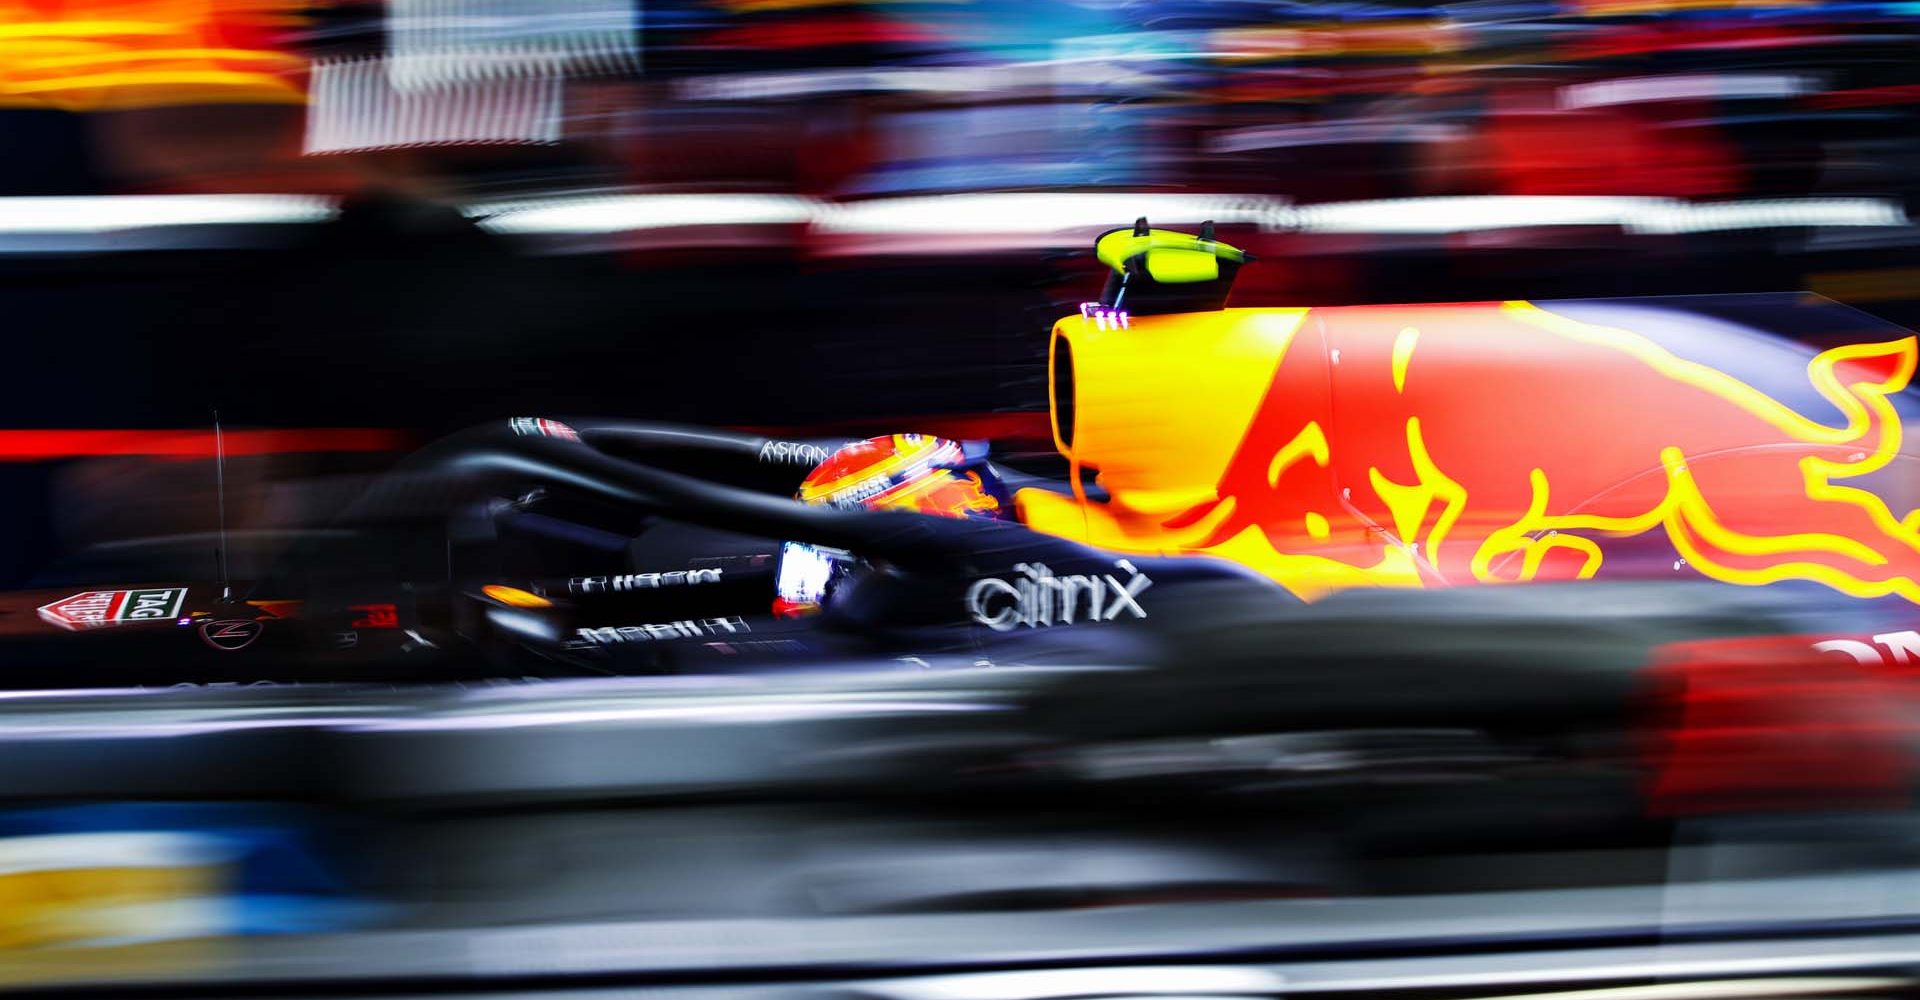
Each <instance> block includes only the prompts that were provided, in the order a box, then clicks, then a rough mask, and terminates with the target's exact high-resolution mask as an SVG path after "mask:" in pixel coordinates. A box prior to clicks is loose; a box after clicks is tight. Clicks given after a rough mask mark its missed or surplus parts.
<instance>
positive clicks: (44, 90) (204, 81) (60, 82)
mask: <svg viewBox="0 0 1920 1000" xmlns="http://www.w3.org/2000/svg"><path fill="white" fill-rule="evenodd" d="M164 84H180V85H189V84H194V85H213V86H222V87H230V86H247V87H261V88H265V89H268V90H277V91H285V92H286V93H287V95H288V96H289V97H291V98H293V99H303V98H301V96H300V92H299V90H298V88H296V87H294V86H293V85H292V84H290V83H288V82H287V81H285V80H283V79H280V78H279V77H277V76H274V75H272V74H270V73H248V72H243V71H240V70H224V69H191V70H158V69H156V70H124V71H120V72H114V73H89V74H86V75H84V76H67V77H61V78H60V79H57V80H43V81H40V82H38V83H8V84H4V85H0V89H3V90H4V92H5V93H9V94H53V93H59V92H61V91H68V90H87V89H91V88H95V87H127V86H139V87H151V86H156V85H164Z"/></svg>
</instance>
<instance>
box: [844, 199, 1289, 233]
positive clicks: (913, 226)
mask: <svg viewBox="0 0 1920 1000" xmlns="http://www.w3.org/2000/svg"><path fill="white" fill-rule="evenodd" d="M1286 204H1287V203H1286V201H1285V200H1284V199H1280V198H1269V197H1264V196H1259V195H1209V194H1129V193H1125V192H1116V193H1107V192H1060V193H1047V192H1015V193H1007V194H955V195H938V196H929V197H914V198H878V199H874V200H872V201H858V202H850V203H846V204H841V205H835V206H832V207H829V208H827V209H826V211H825V212H824V213H823V214H822V216H821V218H820V219H819V221H818V223H817V225H818V226H819V228H820V229H821V230H822V231H824V232H828V233H859V234H863V235H928V234H938V233H956V232H959V233H1051V232H1060V231H1063V230H1083V229H1088V230H1100V229H1112V228H1114V227H1116V226H1123V225H1127V224H1128V223H1131V222H1132V221H1133V220H1134V219H1136V218H1139V217H1140V216H1142V215H1144V216H1146V217H1147V218H1149V219H1152V220H1153V222H1154V224H1156V225H1191V224H1195V223H1199V222H1202V221H1205V220H1207V219H1212V220H1214V221H1215V222H1218V223H1221V224H1223V225H1231V224H1234V223H1253V224H1257V225H1262V226H1271V225H1272V224H1273V223H1274V222H1275V221H1277V220H1280V219H1283V218H1284V216H1285V213H1286Z"/></svg>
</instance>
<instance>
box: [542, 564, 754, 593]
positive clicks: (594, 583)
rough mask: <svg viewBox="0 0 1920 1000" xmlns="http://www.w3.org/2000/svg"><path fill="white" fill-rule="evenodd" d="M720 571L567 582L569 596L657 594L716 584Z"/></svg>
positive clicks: (600, 577)
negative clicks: (664, 591) (676, 588)
mask: <svg viewBox="0 0 1920 1000" xmlns="http://www.w3.org/2000/svg"><path fill="white" fill-rule="evenodd" d="M719 582H720V570H717V569H689V570H676V571H674V572H671V573H627V574H625V575H622V576H576V577H574V578H572V579H570V580H568V581H567V593H569V594H609V593H612V594H618V593H624V592H626V591H629V590H656V589H658V588H661V587H691V586H695V585H697V584H702V583H719Z"/></svg>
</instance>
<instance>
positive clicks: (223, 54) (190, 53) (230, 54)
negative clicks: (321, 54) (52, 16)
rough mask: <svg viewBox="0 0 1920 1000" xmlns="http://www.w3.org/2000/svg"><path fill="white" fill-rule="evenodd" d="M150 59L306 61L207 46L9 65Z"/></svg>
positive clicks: (289, 63)
mask: <svg viewBox="0 0 1920 1000" xmlns="http://www.w3.org/2000/svg"><path fill="white" fill-rule="evenodd" d="M154 59H224V60H228V61H232V62H273V63H281V64H283V65H287V66H295V67H298V66H305V65H306V60H304V59H301V58H299V57H297V56H290V55H287V54H286V53H284V52H270V51H266V50H264V49H210V48H186V49H134V50H131V51H120V50H109V51H105V52H85V53H80V54H78V55H63V56H42V57H39V58H30V59H15V60H13V65H14V66H16V67H19V68H22V69H52V68H56V67H62V66H93V65H99V64H102V63H129V62H146V61H148V60H154Z"/></svg>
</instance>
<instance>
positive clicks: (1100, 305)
mask: <svg viewBox="0 0 1920 1000" xmlns="http://www.w3.org/2000/svg"><path fill="white" fill-rule="evenodd" d="M1096 253H1097V256H1098V257H1099V259H1100V260H1101V261H1102V262H1103V263H1104V264H1105V265H1107V267H1108V269H1109V277H1108V281H1107V287H1106V289H1105V291H1104V293H1103V294H1102V296H1101V297H1100V299H1099V300H1098V301H1093V302H1088V303H1086V304H1084V305H1082V306H1081V308H1080V310H1079V311H1078V314H1077V315H1070V316H1068V317H1066V318H1064V319H1062V320H1060V321H1059V322H1058V323H1056V324H1055V325H1054V328H1053V332H1052V341H1051V348H1050V355H1049V356H1050V363H1049V374H1050V385H1051V423H1052V430H1053V438H1054V444H1055V446H1056V448H1057V449H1058V451H1059V454H1060V456H1062V457H1063V458H1064V459H1065V460H1066V475H1065V476H1064V477H1059V478H1054V479H1047V478H1044V477H1041V476H1038V475H1032V474H1028V473H1024V472H1021V471H1018V470H1015V469H1012V468H1008V467H1006V465H1005V464H1004V463H1002V462H998V461H996V460H995V457H994V456H993V455H992V453H991V451H990V448H989V446H988V445H986V444H984V443H978V442H960V441H953V440H947V439H943V438H937V437H931V436H925V435H915V434H896V435H890V436H886V437H881V438H875V439H871V440H868V441H862V442H846V441H842V440H837V439H800V440H779V439H773V438H767V437H764V436H759V435H749V434H738V433H730V432H723V431H713V430H704V429H693V428H685V427H674V426H667V425H659V424H650V423H641V422H633V421H621V420H595V419H573V418H569V419H568V420H565V421H560V420H553V419H547V418H531V417H528V418H515V419H512V420H501V421H497V422H494V423H490V424H487V425H484V426H482V427H478V428H474V429H472V430H469V431H466V432H463V433H460V434H456V435H453V436H452V437H449V438H446V439H444V440H442V441H440V442H438V443H436V444H434V445H432V446H430V447H428V448H426V449H424V450H423V451H421V452H419V453H417V454H416V455H414V456H412V457H411V458H409V459H408V460H406V461H405V462H403V463H402V464H401V465H400V466H399V467H397V468H395V469H393V470H391V471H390V472H387V473H386V474H384V475H382V476H381V477H379V478H378V479H377V480H375V481H374V482H373V483H372V484H371V485H370V486H368V487H367V488H366V489H365V490H364V491H362V493H361V494H360V495H359V496H358V497H357V498H356V499H354V500H352V501H351V502H350V503H347V504H345V505H344V509H343V510H340V511H338V512H337V516H335V517H334V518H333V519H332V522H331V523H330V524H328V525H327V526H325V527H326V530H324V531H315V532H310V533H308V534H307V535H304V536H302V538H301V540H300V541H299V542H298V543H297V544H292V545H290V546H287V547H286V549H285V551H284V552H282V553H280V557H279V559H278V560H277V562H276V563H275V568H274V569H273V570H272V571H271V572H267V573H263V574H260V575H258V576H257V577H256V578H254V579H251V580H249V581H247V586H245V587H241V588H235V587H232V586H231V585H229V584H227V583H226V582H224V581H222V582H221V583H219V584H215V585H206V584H198V585H195V584H187V583H183V582H181V581H179V580H177V579H167V578H164V577H162V576H160V575H158V574H155V575H151V576H148V577H146V578H145V579H142V580H140V581H139V582H138V583H137V584H118V585H113V586H93V587H91V588H90V589H85V590H80V591H79V592H75V591H74V590H72V589H66V590H61V591H53V590H49V591H39V592H35V593H31V594H22V595H16V596H15V597H14V598H13V599H12V600H11V606H9V607H7V608H6V609H5V611H6V613H5V614H0V635H4V637H5V643H6V648H7V650H8V657H9V660H10V663H11V665H12V667H13V669H12V671H11V673H10V675H9V678H8V681H9V683H14V684H36V683H41V682H43V681H44V682H46V683H54V684H73V683H76V682H81V676H80V675H77V674H76V673H75V671H74V670H73V669H72V668H71V667H70V664H72V663H74V662H76V661H78V662H83V663H85V664H86V665H87V667H86V669H85V670H84V671H83V672H82V674H84V676H85V678H87V679H86V680H85V682H86V683H96V682H107V683H157V682H164V681H172V680H181V679H195V680H198V679H209V678H215V679H229V680H255V679H273V680H279V679H293V678H297V677H307V676H325V677H341V676H344V677H355V678H365V679H380V680H388V679H397V678H407V677H415V676H426V677H433V676H442V675H444V674H445V672H447V671H451V672H453V673H454V674H455V675H458V676H474V675H476V673H477V674H478V675H483V676H494V675H501V674H516V675H517V674H526V675H533V676H551V675H555V674H581V673H585V674H629V673H660V672H667V673H673V672H700V673H705V672H715V671H721V672H726V671H734V670H753V671H759V670H767V669H788V668H796V667H799V668H804V667H821V666H833V667H841V668H843V667H846V666H849V665H860V666H876V665H884V666H890V667H905V668H915V669H917V668H921V667H927V666H940V665H948V664H957V665H972V664H975V663H1002V662H1018V663H1035V662H1062V663H1075V662H1101V663H1113V662H1126V661H1128V660H1129V659H1131V658H1133V657H1136V656H1139V655H1144V654H1142V653H1141V652H1140V650H1139V648H1138V644H1139V643H1141V642H1143V641H1147V640H1145V639H1143V638H1142V636H1144V635H1150V634H1152V633H1153V630H1152V629H1151V628H1149V629H1144V630H1143V629H1139V628H1135V627H1134V626H1138V625H1141V624H1143V623H1150V622H1153V621H1154V620H1156V618H1158V619H1165V618H1166V617H1167V616H1168V614H1169V612H1168V611H1167V610H1166V609H1167V608H1170V607H1175V606H1178V607H1181V608H1183V609H1187V610H1183V611H1182V614H1183V615H1187V614H1190V613H1193V612H1192V611H1191V609H1196V608H1199V609H1208V610H1207V611H1205V612H1204V615H1205V616H1206V617H1207V619H1208V620H1209V621H1211V622H1214V623H1216V624H1217V627H1221V628H1226V627H1231V625H1232V623H1234V622H1237V621H1240V620H1243V619H1246V618H1248V617H1249V616H1253V617H1263V616H1270V615H1273V614H1281V613H1285V612H1286V611H1287V610H1288V609H1291V608H1298V607H1299V606H1300V604H1301V603H1302V602H1303V601H1308V602H1311V601H1318V600H1321V599H1323V598H1326V597H1328V596H1329V595H1332V594H1337V593H1339V592H1341V591H1344V590H1350V589H1378V588H1389V589H1403V590H1404V589H1424V588H1432V587H1454V586H1458V585H1462V584H1509V583H1525V582H1552V581H1585V580H1596V579H1597V580H1647V579H1650V578H1651V579H1661V580H1671V579H1675V578H1681V579H1695V580H1697V579H1699V578H1701V577H1705V578H1706V579H1708V580H1711V581H1714V582H1716V583H1718V584H1722V585H1730V586H1764V587H1769V588H1773V589H1776V590H1778V589H1782V588H1784V589H1787V590H1791V591H1793V592H1794V593H1796V594H1797V595H1800V596H1799V597H1798V598H1797V600H1799V601H1800V602H1801V605H1802V606H1803V607H1807V608H1813V607H1819V608H1823V609H1826V610H1825V611H1823V613H1822V614H1823V617H1822V619H1821V621H1820V622H1819V623H1817V624H1815V625H1813V626H1811V627H1809V628H1808V629H1806V631H1807V632H1808V633H1809V634H1810V635H1812V636H1813V638H1814V639H1815V640H1818V641H1819V642H1820V643H1822V648H1824V649H1827V650H1829V651H1832V652H1835V653H1838V654H1843V655H1844V656H1846V657H1848V658H1851V659H1853V660H1856V661H1859V662H1862V663H1877V662H1881V661H1883V660H1890V661H1893V662H1906V661H1907V660H1908V659H1910V658H1912V657H1913V656H1915V655H1920V633H1915V632H1913V631H1903V629H1907V630H1910V629H1912V628H1913V626H1914V625H1916V624H1920V622H1916V621H1915V620H1914V619H1916V618H1920V615H1916V614H1915V613H1914V612H1915V611H1916V610H1920V609H1916V608H1915V605H1916V604H1920V512H1916V513H1907V511H1909V510H1913V509H1914V508H1916V507H1920V490H1916V487H1920V475H1916V474H1915V470H1916V469H1917V468H1920V466H1915V465H1914V463H1913V462H1912V460H1911V456H1910V455H1909V454H1907V453H1906V452H1905V451H1903V449H1902V442H1903V434H1902V432H1903V425H1904V421H1905V420H1906V419H1908V418H1910V417H1911V416H1912V415H1914V414H1917V413H1920V405H1917V404H1916V400H1915V397H1914V396H1913V395H1912V394H1911V393H1909V392H1908V391H1907V385H1908V382H1909V381H1910V379H1911V377H1912V375H1913V372H1914V367H1915V359H1916V356H1917V355H1920V349H1917V348H1916V341H1915V339H1914V338H1913V337H1912V336H1911V335H1908V334H1906V333H1905V332H1904V331H1900V330H1897V329H1895V328H1891V327H1889V326H1887V325H1886V324H1884V323H1880V322H1878V321H1875V320H1873V319H1871V318H1869V317H1866V316H1864V315H1863V314H1860V313H1858V312H1855V311H1853V310H1850V309H1847V308H1845V307H1842V306H1839V305H1837V304H1835V303H1832V302H1829V301H1826V300H1823V299H1817V298H1813V297H1808V296H1786V297H1782V296H1760V297H1751V296H1748V297H1735V298H1731V299H1724V298H1723V299H1701V300H1692V299H1687V300H1637V301H1599V302H1548V303H1526V302H1504V303H1467V304H1452V305H1423V306H1351V307H1337V308H1313V309H1304V308H1259V309H1229V308H1225V301H1226V295H1227V292H1228V291H1229V290H1230V288H1231V285H1232V282H1233V278H1234V275H1235V274H1236V273H1237V271H1238V270H1239V269H1240V268H1241V267H1242V266H1243V265H1245V264H1246V263H1247V262H1248V261H1249V260H1250V259H1251V258H1250V257H1249V256H1248V255H1247V254H1245V253H1243V252H1241V251H1239V250H1237V249H1235V248H1233V247H1231V246H1228V245H1226V244H1224V243H1221V242H1219V241H1218V240H1217V239H1215V238H1214V235H1213V233H1212V230H1211V227H1210V226H1209V227H1203V229H1202V230H1201V232H1200V233H1199V234H1198V235H1188V234H1182V233H1173V232H1168V231H1163V230H1153V229H1151V228H1149V227H1148V226H1147V225H1146V222H1145V220H1141V221H1140V222H1139V223H1138V224H1136V226H1134V227H1132V228H1130V229H1121V230H1115V231H1113V232H1111V233H1108V234H1106V235H1105V236H1103V237H1101V238H1100V240H1099V242H1098V244H1097V247H1096ZM1778 333H1786V334H1791V335H1793V336H1795V337H1797V338H1799V339H1800V340H1801V341H1807V340H1821V341H1822V342H1835V341H1838V342H1839V346H1832V347H1828V348H1827V349H1825V350H1821V351H1816V350H1815V349H1813V348H1810V347H1806V346H1803V344H1802V343H1797V342H1795V341H1794V340H1791V339H1787V338H1784V337H1781V336H1777V335H1775V334H1778ZM156 633H166V634H168V638H167V639H166V640H165V641H163V642H162V643H161V644H159V645H155V644H154V643H153V642H152V640H153V638H154V637H155V634H156ZM183 633H190V634H191V638H185V639H183V638H182V634H183ZM1909 636H1910V637H1912V638H1911V639H1909V638H1907V637H1909ZM136 639H137V640H139V646H140V649H141V650H143V651H142V652H139V653H122V652H116V651H113V650H110V649H109V647H114V646H122V645H125V644H127V643H129V642H132V641H134V640H136ZM194 640H197V641H194ZM157 650H165V652H159V651H157ZM232 654H247V655H242V656H234V655H232ZM189 657H191V658H194V659H195V660H196V662H195V663H194V664H193V665H192V666H191V667H182V665H181V661H182V660H183V659H186V658H189ZM34 665H46V666H47V671H46V672H45V673H43V674H39V675H36V674H35V673H34V672H33V670H32V669H31V668H32V667H33V666H34ZM183 671H184V673H183ZM36 677H38V678H40V679H35V678H36Z"/></svg>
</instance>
